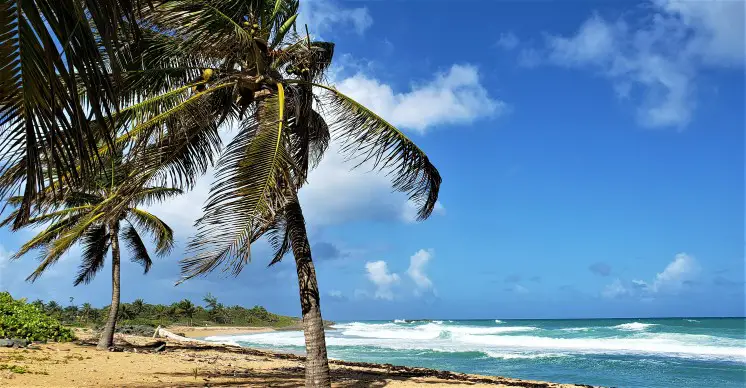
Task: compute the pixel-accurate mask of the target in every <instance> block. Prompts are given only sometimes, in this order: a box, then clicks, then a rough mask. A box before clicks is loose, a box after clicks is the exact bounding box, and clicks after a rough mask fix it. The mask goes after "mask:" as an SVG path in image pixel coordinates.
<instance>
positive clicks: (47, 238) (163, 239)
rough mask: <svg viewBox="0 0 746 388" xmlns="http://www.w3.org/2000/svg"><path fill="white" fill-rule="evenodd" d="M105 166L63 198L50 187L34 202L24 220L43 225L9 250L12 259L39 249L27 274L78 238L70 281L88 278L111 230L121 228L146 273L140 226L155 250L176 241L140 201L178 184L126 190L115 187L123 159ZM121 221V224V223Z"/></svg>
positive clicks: (164, 194) (161, 251) (99, 264)
mask: <svg viewBox="0 0 746 388" xmlns="http://www.w3.org/2000/svg"><path fill="white" fill-rule="evenodd" d="M104 172H105V173H104V174H102V175H101V177H100V178H99V179H96V180H93V181H90V182H89V183H88V184H87V185H86V186H85V187H76V188H69V189H67V190H65V191H64V194H63V196H62V197H61V198H57V199H56V198H54V197H53V195H52V194H51V193H50V194H49V196H48V197H47V198H45V199H44V200H43V201H39V202H35V203H34V206H33V213H32V217H31V218H30V219H29V221H28V223H27V224H25V226H43V225H46V227H45V228H44V229H43V230H42V231H41V232H39V233H38V234H37V235H36V236H35V237H33V238H32V239H31V240H29V241H28V242H26V243H25V244H24V245H23V246H21V248H20V249H19V250H18V252H16V253H15V254H14V255H13V256H12V259H18V258H20V257H21V256H23V255H25V254H26V253H28V252H29V251H31V250H34V249H39V250H40V251H41V254H40V260H41V264H40V265H39V266H38V267H37V268H36V270H35V271H34V272H33V273H31V275H29V277H28V278H27V280H30V281H34V280H36V279H37V278H39V276H41V275H42V274H43V273H44V271H45V270H46V269H47V268H49V266H50V265H52V264H54V263H55V262H57V261H58V260H59V259H60V257H61V256H62V255H63V254H64V253H65V252H67V251H68V250H69V249H70V248H71V247H72V246H73V245H74V244H76V243H80V244H81V245H82V248H83V250H82V255H81V260H82V263H81V265H80V270H79V272H78V276H77V277H76V278H75V281H74V284H75V285H79V284H81V283H89V282H90V281H91V280H93V278H94V277H95V275H96V274H97V273H98V271H100V270H101V268H103V266H104V261H105V257H106V255H107V252H108V251H109V248H110V247H111V237H112V233H117V234H121V237H122V238H123V239H124V241H125V242H126V244H127V247H128V248H129V251H130V254H131V260H132V261H133V262H136V263H138V264H140V265H142V267H143V269H144V272H145V273H147V272H148V271H149V270H150V266H151V265H152V263H153V261H152V259H151V257H150V254H149V253H148V250H147V248H146V246H145V243H144V242H143V239H142V237H141V232H142V231H144V232H147V233H149V234H150V235H151V236H152V238H153V240H154V241H155V245H156V249H155V253H156V254H157V255H158V256H164V255H166V254H168V253H169V252H170V251H171V248H172V247H173V244H174V238H173V231H172V230H171V228H170V227H169V226H168V225H167V224H166V223H165V222H164V221H163V220H161V219H160V218H158V217H156V216H154V215H153V214H151V213H149V212H148V211H146V210H144V209H142V208H140V207H138V206H140V205H147V204H151V203H154V202H156V201H161V200H163V199H165V198H169V197H172V196H175V195H179V194H181V190H179V189H173V188H167V187H158V186H145V187H142V188H141V189H140V190H138V191H135V192H134V193H131V194H129V195H127V196H125V195H122V194H121V193H120V191H119V188H120V186H122V184H123V183H124V181H125V180H126V179H127V177H128V174H127V173H126V172H127V166H124V165H122V164H121V159H119V160H117V161H115V162H114V164H113V165H112V166H111V167H110V168H108V169H106V170H105V171H104ZM20 201H21V198H18V197H14V198H11V200H10V202H11V203H20ZM19 211H20V210H19V209H16V210H15V211H14V212H12V213H11V214H10V215H9V216H8V217H7V218H6V219H5V220H4V221H2V223H0V226H3V225H6V224H9V223H11V222H12V221H13V220H14V219H15V218H16V217H17V212H19ZM122 222H124V223H125V225H124V227H123V228H120V225H121V223H122ZM138 229H139V230H140V231H138Z"/></svg>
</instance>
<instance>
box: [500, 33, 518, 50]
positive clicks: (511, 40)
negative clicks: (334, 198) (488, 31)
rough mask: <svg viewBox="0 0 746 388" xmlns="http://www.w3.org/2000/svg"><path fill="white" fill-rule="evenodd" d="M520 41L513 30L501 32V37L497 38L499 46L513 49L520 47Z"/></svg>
mask: <svg viewBox="0 0 746 388" xmlns="http://www.w3.org/2000/svg"><path fill="white" fill-rule="evenodd" d="M519 43H520V41H519V40H518V37H517V36H515V34H514V33H512V32H507V33H505V32H504V33H502V34H500V39H498V40H497V46H498V47H500V48H502V49H505V50H512V49H514V48H516V47H518V44H519Z"/></svg>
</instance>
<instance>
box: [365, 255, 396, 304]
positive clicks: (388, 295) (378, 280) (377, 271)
mask: <svg viewBox="0 0 746 388" xmlns="http://www.w3.org/2000/svg"><path fill="white" fill-rule="evenodd" d="M365 269H366V271H367V276H368V279H370V281H371V282H373V284H375V285H376V292H375V295H374V296H375V298H376V299H387V300H392V299H394V293H393V292H392V291H391V286H393V285H394V284H396V283H398V282H399V275H398V274H395V273H390V272H389V269H388V266H387V265H386V262H385V261H383V260H378V261H372V262H371V261H369V262H367V263H365Z"/></svg>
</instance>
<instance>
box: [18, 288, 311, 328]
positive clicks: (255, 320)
mask: <svg viewBox="0 0 746 388" xmlns="http://www.w3.org/2000/svg"><path fill="white" fill-rule="evenodd" d="M203 301H204V303H205V305H204V306H200V305H196V304H194V303H193V302H192V301H191V300H189V299H183V300H181V301H179V302H174V303H171V304H170V305H164V304H150V303H146V302H145V301H144V300H142V299H135V300H134V301H133V302H132V303H121V304H120V305H119V314H118V324H132V325H149V326H157V325H161V326H167V325H173V324H182V325H188V326H211V325H236V326H271V327H284V326H291V325H295V324H298V323H299V320H298V319H297V318H294V317H288V316H284V315H277V314H273V313H271V312H269V311H267V310H266V309H265V308H264V307H262V306H254V307H252V308H250V309H248V308H245V307H243V306H239V305H235V306H225V305H223V304H222V303H220V302H219V301H218V299H217V298H216V297H215V296H213V295H211V294H209V293H208V294H207V295H206V296H205V297H204V298H203ZM74 302H75V301H74V299H73V298H70V303H69V304H68V305H67V306H62V305H60V304H59V303H58V302H56V301H54V300H52V301H49V302H46V303H45V302H44V301H42V300H40V299H37V300H35V301H33V302H31V304H32V305H34V306H36V307H37V308H39V309H40V310H41V311H43V312H45V313H46V314H47V315H49V316H51V317H53V318H55V319H57V320H59V321H60V322H62V323H63V324H65V325H71V326H95V327H98V326H101V325H103V324H104V323H105V322H106V318H107V317H108V315H109V308H110V306H104V307H102V308H96V307H93V306H92V305H91V304H90V303H83V304H82V305H80V306H78V305H76V304H75V303H74Z"/></svg>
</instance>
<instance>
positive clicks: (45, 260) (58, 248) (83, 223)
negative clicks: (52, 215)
mask: <svg viewBox="0 0 746 388" xmlns="http://www.w3.org/2000/svg"><path fill="white" fill-rule="evenodd" d="M103 216H104V214H103V213H92V214H87V215H85V216H83V217H81V218H80V220H79V221H78V222H76V223H75V224H72V225H70V226H69V227H67V228H66V229H65V230H63V231H62V233H60V234H59V235H58V236H57V237H55V239H54V240H52V241H50V242H49V243H48V244H45V245H44V252H43V254H42V255H41V256H40V259H41V261H42V262H41V264H39V267H38V268H36V270H35V271H34V272H33V273H32V274H31V275H29V277H28V278H27V279H26V280H30V281H32V282H33V281H35V280H36V279H37V278H39V276H41V274H42V273H43V272H44V271H45V270H46V269H47V268H48V267H49V266H50V265H52V264H54V263H56V262H57V261H58V260H59V259H60V257H62V255H64V254H65V252H67V251H68V250H69V249H70V248H71V247H72V246H73V245H74V244H75V243H77V242H78V241H79V240H80V239H81V238H82V237H83V236H84V235H85V233H86V232H87V231H88V229H89V228H90V227H91V226H92V225H93V224H94V223H95V222H96V221H98V220H99V219H100V218H102V217H103Z"/></svg>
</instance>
